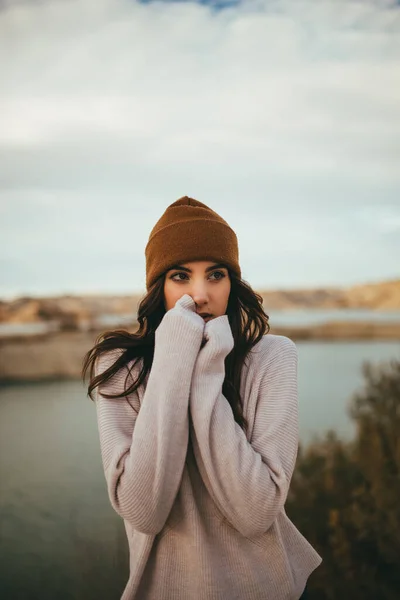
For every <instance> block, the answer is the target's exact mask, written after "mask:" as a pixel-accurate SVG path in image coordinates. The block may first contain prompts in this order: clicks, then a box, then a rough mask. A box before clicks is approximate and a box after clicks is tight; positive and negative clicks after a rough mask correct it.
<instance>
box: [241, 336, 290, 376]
mask: <svg viewBox="0 0 400 600" xmlns="http://www.w3.org/2000/svg"><path fill="white" fill-rule="evenodd" d="M249 359H250V363H249V367H252V368H256V369H265V368H267V367H268V366H269V365H271V364H275V363H276V362H278V363H279V362H281V361H282V362H283V363H284V362H286V361H288V360H289V361H292V360H294V361H297V347H296V344H295V343H294V342H293V340H291V339H290V338H288V337H286V336H284V335H274V334H272V333H268V334H266V335H264V336H263V337H262V338H261V340H260V341H259V342H257V344H255V346H253V348H252V349H251V350H250V353H249Z"/></svg>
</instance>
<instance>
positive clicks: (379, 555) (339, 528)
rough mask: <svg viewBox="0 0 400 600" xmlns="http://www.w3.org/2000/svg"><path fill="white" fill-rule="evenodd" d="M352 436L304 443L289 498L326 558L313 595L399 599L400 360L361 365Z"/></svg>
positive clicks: (313, 599) (320, 599) (327, 599)
mask: <svg viewBox="0 0 400 600" xmlns="http://www.w3.org/2000/svg"><path fill="white" fill-rule="evenodd" d="M363 375H364V379H365V382H364V386H363V388H362V389H361V390H360V391H359V392H357V393H356V394H355V395H354V397H353V398H352V399H351V402H350V407H349V414H350V417H351V418H352V419H353V420H354V421H355V424H356V435H355V439H354V440H352V441H351V442H344V441H342V440H340V439H339V438H338V437H337V436H336V434H335V433H334V432H332V431H329V432H328V433H327V434H326V436H325V438H324V439H322V440H318V441H316V442H314V443H313V444H311V445H310V446H308V447H307V448H306V449H303V448H302V447H300V449H299V456H298V461H297V466H296V470H295V473H294V476H293V479H292V484H291V489H290V493H289V497H288V501H287V504H286V510H287V513H288V515H289V517H290V518H291V519H292V520H293V522H294V523H295V525H296V526H297V527H298V528H299V529H300V531H301V532H302V533H303V535H305V537H306V538H307V539H308V540H309V541H310V543H311V544H312V545H313V546H315V548H316V549H317V551H318V552H319V553H320V554H321V556H322V557H323V563H322V564H321V566H320V567H319V568H318V569H317V570H316V571H315V572H314V573H313V574H312V575H311V577H310V580H309V588H310V594H309V596H310V600H337V599H338V598H340V599H343V600H348V599H349V600H369V599H371V600H372V599H373V600H398V599H399V598H400V362H395V361H394V362H391V363H390V364H388V365H386V366H383V367H374V366H372V365H371V364H369V363H366V364H364V366H363Z"/></svg>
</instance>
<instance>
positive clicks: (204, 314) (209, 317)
mask: <svg viewBox="0 0 400 600" xmlns="http://www.w3.org/2000/svg"><path fill="white" fill-rule="evenodd" d="M198 314H199V315H200V317H202V319H204V320H205V321H207V320H208V319H211V318H212V315H210V313H198Z"/></svg>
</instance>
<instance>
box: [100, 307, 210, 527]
mask: <svg viewBox="0 0 400 600" xmlns="http://www.w3.org/2000/svg"><path fill="white" fill-rule="evenodd" d="M193 306H194V303H193V301H192V299H191V298H190V297H189V296H187V295H185V296H183V297H182V298H181V299H180V300H178V302H177V304H176V305H175V307H174V308H173V309H171V310H169V311H168V312H167V313H166V314H165V316H164V318H163V320H162V322H161V324H160V325H159V327H158V328H157V331H156V336H155V350H154V358H153V365H152V368H151V371H150V375H149V378H148V382H147V386H146V390H145V393H144V396H143V398H142V402H141V403H140V402H139V398H138V394H137V392H134V393H133V394H132V395H130V396H129V397H121V398H115V399H110V398H106V397H105V396H104V395H103V394H113V393H114V394H115V393H120V392H121V391H123V389H125V388H124V387H122V388H121V385H123V384H124V382H125V378H126V375H127V367H125V369H121V370H120V371H119V372H118V373H117V374H116V375H115V376H114V377H113V378H112V379H111V380H110V381H109V382H107V384H105V385H104V386H103V387H101V389H100V390H98V393H97V398H96V408H97V419H98V428H99V437H100V447H101V455H102V462H103V467H104V473H105V478H106V482H107V489H108V495H109V498H110V501H111V504H112V506H113V508H114V510H115V511H116V512H117V513H118V514H119V515H120V516H121V517H122V518H123V519H126V520H127V521H129V522H130V523H132V525H133V527H134V528H135V529H136V530H138V531H140V532H142V533H146V534H154V535H155V534H157V533H158V532H160V531H161V529H162V528H163V526H164V524H165V521H166V519H167V517H168V515H169V513H170V510H171V507H172V504H173V502H174V499H175V497H176V493H177V491H178V487H179V484H180V481H181V477H182V472H183V468H184V464H185V459H186V453H187V444H188V436H189V424H188V406H189V391H190V384H191V379H192V373H193V368H194V364H195V361H196V357H197V355H198V352H199V349H200V345H201V342H202V338H203V331H204V321H203V319H202V318H201V317H200V316H199V315H197V314H196V313H195V312H193ZM101 366H102V365H101V363H100V365H99V372H100V371H104V368H103V369H102V368H101ZM104 366H105V365H104V361H103V367H104Z"/></svg>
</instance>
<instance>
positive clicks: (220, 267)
mask: <svg viewBox="0 0 400 600" xmlns="http://www.w3.org/2000/svg"><path fill="white" fill-rule="evenodd" d="M214 269H226V267H225V265H223V264H221V263H218V264H216V265H212V266H211V267H207V269H206V273H208V272H209V271H214ZM174 270H177V271H186V273H191V272H192V269H188V268H187V267H182V265H174V266H173V267H170V268H169V269H168V271H174Z"/></svg>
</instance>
